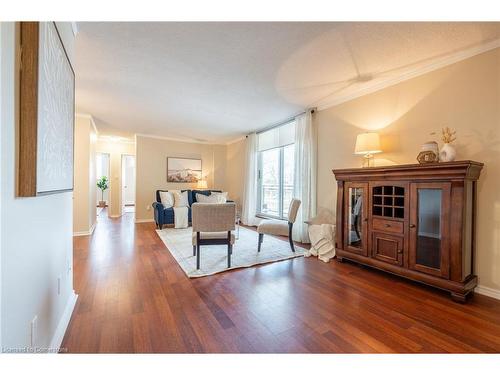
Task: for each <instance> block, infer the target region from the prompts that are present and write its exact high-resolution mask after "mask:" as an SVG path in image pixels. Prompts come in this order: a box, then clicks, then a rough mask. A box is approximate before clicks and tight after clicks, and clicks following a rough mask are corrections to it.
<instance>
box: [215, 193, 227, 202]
mask: <svg viewBox="0 0 500 375" xmlns="http://www.w3.org/2000/svg"><path fill="white" fill-rule="evenodd" d="M211 195H212V196H214V195H215V196H216V197H217V199H218V202H217V203H226V202H227V196H228V192H227V191H224V192H222V193H218V192H216V191H212V194H211Z"/></svg>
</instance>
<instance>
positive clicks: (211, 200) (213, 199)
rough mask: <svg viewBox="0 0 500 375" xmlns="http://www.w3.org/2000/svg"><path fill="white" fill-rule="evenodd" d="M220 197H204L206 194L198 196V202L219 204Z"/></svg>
mask: <svg viewBox="0 0 500 375" xmlns="http://www.w3.org/2000/svg"><path fill="white" fill-rule="evenodd" d="M219 200H220V199H219V197H217V196H215V195H204V194H198V193H197V194H196V201H197V202H200V203H213V204H217V203H220V202H219Z"/></svg>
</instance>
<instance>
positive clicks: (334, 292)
mask: <svg viewBox="0 0 500 375" xmlns="http://www.w3.org/2000/svg"><path fill="white" fill-rule="evenodd" d="M154 229H155V228H154V224H152V223H146V224H134V222H133V215H132V214H125V215H124V216H123V217H122V218H120V219H108V218H107V217H106V215H104V214H101V215H100V219H99V223H98V224H97V228H96V230H95V232H94V234H93V236H90V237H75V240H74V278H75V280H74V284H75V290H76V293H77V294H79V298H78V302H77V305H76V308H75V311H74V313H73V317H72V319H71V322H70V325H69V327H68V330H67V332H66V335H65V338H64V341H63V344H62V347H63V348H64V349H65V350H67V351H68V352H70V353H108V352H112V353H131V352H139V353H146V352H156V353H159V352H164V353H184V352H188V353H199V352H211V353H213V352H216V353H220V352H243V353H254V352H257V353H268V352H274V353H289V352H291V353H298V352H299V353H309V352H311V353H357V352H364V353H376V352H383V353H395V352H404V353H409V352H426V353H442V352H458V353H463V352H499V351H500V301H497V300H494V299H491V298H488V297H485V296H481V295H475V296H474V297H473V298H472V299H471V301H470V302H469V303H468V304H466V305H460V304H457V303H454V302H452V301H451V300H450V299H449V295H448V294H447V293H443V292H440V291H437V290H435V289H431V288H428V287H425V286H421V285H419V284H416V283H413V282H410V281H406V280H403V279H400V278H398V277H395V276H391V275H388V274H386V273H381V272H378V271H375V270H371V269H369V268H363V267H361V266H357V265H355V264H353V263H338V262H336V261H333V262H330V263H328V264H325V263H323V262H321V261H318V260H317V259H315V258H296V259H293V260H287V261H282V262H277V263H273V264H268V265H263V266H260V267H253V268H247V269H241V270H235V271H231V272H226V273H222V274H218V275H215V276H209V277H204V278H199V279H188V278H187V277H186V276H185V275H184V273H183V271H182V270H181V268H180V267H179V266H178V265H177V263H176V262H175V260H174V258H173V257H172V256H171V255H170V253H169V252H168V250H167V249H166V248H165V247H164V245H163V243H162V242H161V240H160V239H159V238H158V236H157V235H156V233H155V230H154ZM256 246H257V234H256Z"/></svg>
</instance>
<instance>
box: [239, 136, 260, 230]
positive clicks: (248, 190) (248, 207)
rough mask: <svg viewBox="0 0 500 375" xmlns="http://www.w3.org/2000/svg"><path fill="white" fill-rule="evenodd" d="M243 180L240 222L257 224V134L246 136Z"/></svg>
mask: <svg viewBox="0 0 500 375" xmlns="http://www.w3.org/2000/svg"><path fill="white" fill-rule="evenodd" d="M244 177H245V181H244V185H243V202H242V209H241V222H242V223H243V224H245V225H257V224H258V221H257V218H256V216H255V215H256V213H257V134H255V133H252V134H250V135H249V136H247V138H246V149H245V175H244Z"/></svg>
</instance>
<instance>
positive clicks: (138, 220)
mask: <svg viewBox="0 0 500 375" xmlns="http://www.w3.org/2000/svg"><path fill="white" fill-rule="evenodd" d="M154 222H155V219H135V223H136V224H140V223H154Z"/></svg>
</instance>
